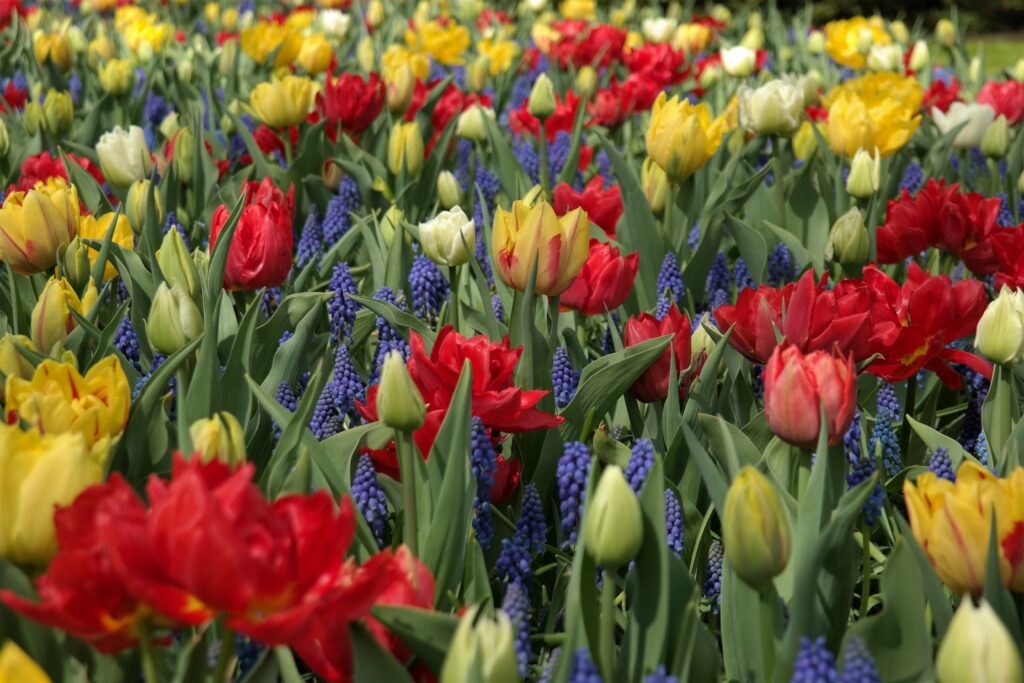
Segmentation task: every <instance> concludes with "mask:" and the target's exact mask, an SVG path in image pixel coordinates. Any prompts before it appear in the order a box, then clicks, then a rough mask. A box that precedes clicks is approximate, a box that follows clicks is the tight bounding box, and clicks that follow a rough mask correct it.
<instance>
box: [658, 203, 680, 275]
mask: <svg viewBox="0 0 1024 683" xmlns="http://www.w3.org/2000/svg"><path fill="white" fill-rule="evenodd" d="M675 208H676V185H675V183H667V188H666V190H665V211H664V214H663V215H662V219H663V222H662V233H663V234H662V238H664V239H665V240H666V241H668V243H669V244H671V243H672V240H671V238H670V235H671V234H672V220H673V219H674V218H675V216H674V215H673V214H674V213H675ZM658 294H659V295H660V294H662V292H658Z"/></svg>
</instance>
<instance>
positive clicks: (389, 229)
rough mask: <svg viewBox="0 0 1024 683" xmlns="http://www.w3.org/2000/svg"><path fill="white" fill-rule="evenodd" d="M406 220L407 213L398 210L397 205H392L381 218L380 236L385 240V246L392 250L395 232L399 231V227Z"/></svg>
mask: <svg viewBox="0 0 1024 683" xmlns="http://www.w3.org/2000/svg"><path fill="white" fill-rule="evenodd" d="M404 220H405V212H404V211H402V210H401V209H400V208H398V205H397V204H392V205H391V208H390V209H388V210H387V211H386V212H384V215H383V216H382V217H381V219H380V234H381V237H383V238H384V245H385V246H386V247H388V248H389V249H390V248H391V242H392V241H393V240H394V239H395V231H396V230H398V226H399V225H401V223H402V221H404Z"/></svg>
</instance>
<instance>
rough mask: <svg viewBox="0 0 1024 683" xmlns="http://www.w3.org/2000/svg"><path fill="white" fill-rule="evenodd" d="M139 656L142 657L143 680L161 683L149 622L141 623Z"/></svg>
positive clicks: (148, 682) (143, 621)
mask: <svg viewBox="0 0 1024 683" xmlns="http://www.w3.org/2000/svg"><path fill="white" fill-rule="evenodd" d="M138 637H139V655H140V656H141V657H142V678H143V680H144V681H145V682H146V683H160V675H159V674H158V673H157V670H156V657H155V656H154V654H153V634H152V632H151V631H150V627H149V621H148V620H146V619H143V620H142V621H140V622H139V627H138Z"/></svg>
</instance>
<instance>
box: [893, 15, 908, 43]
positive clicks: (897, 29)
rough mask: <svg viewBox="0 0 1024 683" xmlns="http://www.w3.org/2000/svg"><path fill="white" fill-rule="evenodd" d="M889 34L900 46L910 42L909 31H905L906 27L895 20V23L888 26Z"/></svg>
mask: <svg viewBox="0 0 1024 683" xmlns="http://www.w3.org/2000/svg"><path fill="white" fill-rule="evenodd" d="M889 33H891V34H892V37H893V38H894V39H895V40H896V42H897V43H899V44H900V45H906V44H907V43H909V42H910V30H909V29H907V25H906V24H905V23H903V22H902V21H900V20H899V19H897V20H896V21H894V22H892V23H891V24H889Z"/></svg>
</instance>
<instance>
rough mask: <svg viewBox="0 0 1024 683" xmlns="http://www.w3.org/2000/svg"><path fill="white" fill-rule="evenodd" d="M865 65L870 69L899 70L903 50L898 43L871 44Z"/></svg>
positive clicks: (901, 64) (901, 63) (901, 66)
mask: <svg viewBox="0 0 1024 683" xmlns="http://www.w3.org/2000/svg"><path fill="white" fill-rule="evenodd" d="M867 67H868V69H870V70H871V71H899V70H901V69H902V68H903V50H902V49H901V48H900V46H899V45H872V46H871V51H870V52H868V57H867Z"/></svg>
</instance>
